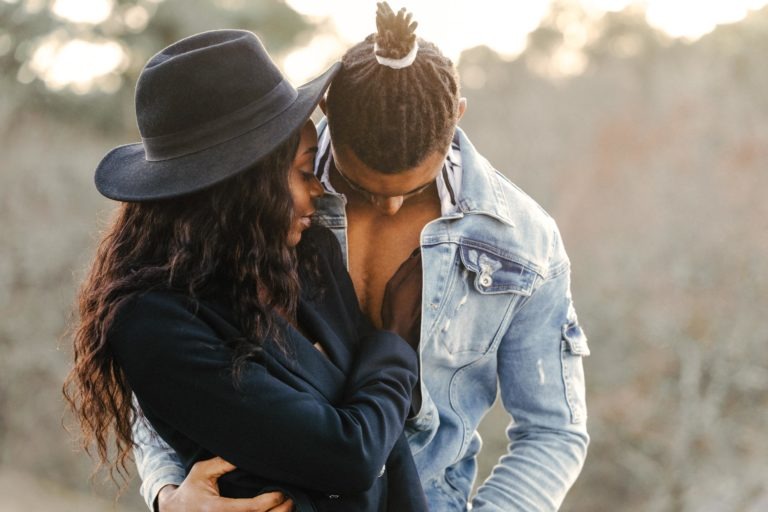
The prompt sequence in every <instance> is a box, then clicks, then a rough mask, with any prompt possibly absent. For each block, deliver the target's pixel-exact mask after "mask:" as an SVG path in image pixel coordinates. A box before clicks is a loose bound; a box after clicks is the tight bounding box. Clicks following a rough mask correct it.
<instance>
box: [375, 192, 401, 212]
mask: <svg viewBox="0 0 768 512" xmlns="http://www.w3.org/2000/svg"><path fill="white" fill-rule="evenodd" d="M373 204H374V205H375V206H376V208H377V209H378V210H379V211H380V212H381V213H383V214H384V215H394V214H396V213H397V212H399V211H400V208H401V207H402V206H403V196H394V197H386V198H378V197H377V198H374V199H373Z"/></svg>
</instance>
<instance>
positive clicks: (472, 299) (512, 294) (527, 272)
mask: <svg viewBox="0 0 768 512" xmlns="http://www.w3.org/2000/svg"><path fill="white" fill-rule="evenodd" d="M458 253H459V254H458V257H457V259H456V265H457V266H458V270H459V271H458V272H456V273H455V274H454V276H455V277H453V281H452V285H451V286H450V287H449V293H448V294H446V296H445V297H444V299H443V304H444V305H445V307H444V308H443V309H442V311H441V316H440V317H439V318H438V322H437V327H438V329H437V330H436V331H435V333H436V336H437V337H438V339H439V340H440V344H441V345H442V346H443V347H444V348H445V350H446V351H447V354H450V357H451V362H450V364H451V365H453V366H456V365H459V364H461V365H463V364H469V363H471V362H472V361H474V360H476V359H478V358H479V357H481V356H482V355H483V354H486V353H487V352H488V351H489V350H491V349H492V348H493V347H494V346H495V345H496V343H497V342H498V340H499V339H500V337H501V336H503V335H504V333H505V332H506V329H507V326H508V324H509V321H510V319H511V317H512V313H513V311H514V309H515V307H516V305H517V304H518V303H519V302H520V300H521V299H523V298H525V297H528V296H530V295H531V293H532V291H533V287H534V284H535V282H536V279H537V277H538V274H537V273H536V272H534V271H533V270H531V269H530V268H528V267H527V266H524V265H522V264H520V263H519V262H517V261H514V260H512V259H510V258H508V257H504V256H500V255H499V254H498V251H495V250H493V249H491V248H487V247H485V246H484V245H483V244H482V243H481V242H475V241H469V240H465V241H463V242H462V243H461V244H460V246H459V248H458Z"/></svg>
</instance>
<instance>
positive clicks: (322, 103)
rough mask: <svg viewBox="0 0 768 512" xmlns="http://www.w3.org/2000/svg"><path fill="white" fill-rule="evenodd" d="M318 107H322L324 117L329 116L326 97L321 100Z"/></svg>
mask: <svg viewBox="0 0 768 512" xmlns="http://www.w3.org/2000/svg"><path fill="white" fill-rule="evenodd" d="M318 106H319V107H320V110H322V111H323V115H324V116H326V117H327V116H328V111H327V110H326V107H325V96H323V97H322V98H320V103H319V105H318Z"/></svg>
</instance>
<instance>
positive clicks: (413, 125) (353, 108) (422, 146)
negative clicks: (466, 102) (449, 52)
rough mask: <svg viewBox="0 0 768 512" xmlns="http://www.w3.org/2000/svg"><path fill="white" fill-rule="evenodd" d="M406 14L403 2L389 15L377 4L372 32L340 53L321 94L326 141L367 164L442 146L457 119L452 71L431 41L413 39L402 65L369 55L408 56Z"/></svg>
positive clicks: (407, 165)
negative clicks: (395, 66)
mask: <svg viewBox="0 0 768 512" xmlns="http://www.w3.org/2000/svg"><path fill="white" fill-rule="evenodd" d="M411 18H412V15H411V14H410V13H406V11H405V9H400V11H399V12H398V13H397V14H395V13H394V12H393V11H392V9H391V8H390V7H389V5H387V3H386V2H381V3H379V4H378V11H377V12H376V27H377V29H378V31H377V33H375V34H371V35H369V36H368V37H366V38H365V40H364V41H362V42H360V43H358V44H357V45H355V46H353V47H352V48H350V49H349V50H348V51H347V53H346V54H344V56H343V57H342V64H343V68H342V70H341V72H340V73H339V74H338V75H337V76H336V77H335V78H334V80H333V83H332V84H331V87H330V89H329V91H328V97H327V100H326V104H327V109H326V112H327V114H328V125H329V128H330V130H331V135H332V138H333V144H334V146H335V147H336V148H342V147H346V148H348V149H350V150H351V151H352V152H353V153H354V154H355V155H356V156H357V157H358V158H359V159H360V160H361V161H362V162H363V163H364V164H365V165H367V166H368V167H370V168H372V169H375V170H376V171H379V172H383V173H388V174H394V173H398V172H401V171H405V170H407V169H411V168H413V167H415V166H417V165H419V164H420V163H421V162H422V161H423V160H424V158H426V157H427V156H429V155H431V154H432V153H434V152H435V151H441V152H442V151H445V150H446V149H447V148H448V145H449V144H450V141H451V138H452V137H453V131H454V128H455V125H456V121H457V119H458V118H457V116H458V103H459V85H458V84H459V79H458V75H457V73H456V69H455V68H454V66H453V63H452V62H451V60H450V59H448V58H447V57H445V56H444V55H443V54H442V52H441V51H440V50H439V49H438V48H437V46H435V45H434V44H432V43H430V42H428V41H424V40H423V39H421V38H418V44H419V49H418V53H417V55H416V59H415V61H414V62H413V64H411V65H410V66H407V67H405V68H402V69H392V68H391V67H388V66H386V65H383V64H380V63H379V62H378V61H377V60H376V55H379V56H380V57H386V58H390V59H400V58H403V57H405V56H406V55H408V53H409V52H410V51H411V49H412V48H413V44H414V42H415V41H416V39H417V38H416V34H415V30H416V27H417V25H418V24H417V23H416V22H415V21H411ZM374 45H375V46H376V48H377V51H376V52H375V53H374Z"/></svg>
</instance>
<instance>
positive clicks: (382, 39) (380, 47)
mask: <svg viewBox="0 0 768 512" xmlns="http://www.w3.org/2000/svg"><path fill="white" fill-rule="evenodd" d="M376 5H377V9H376V29H377V33H376V37H375V42H376V49H375V51H374V53H375V54H376V56H377V57H383V58H385V59H402V58H404V57H406V56H407V55H408V54H409V53H411V51H412V50H413V48H414V45H415V43H416V34H415V31H416V27H417V26H418V25H419V24H418V23H417V22H415V21H411V18H413V14H411V13H409V12H407V11H406V10H405V8H404V7H403V8H402V9H400V10H399V11H397V14H395V12H394V11H393V10H392V8H391V7H390V6H389V4H388V3H387V2H378V3H377V4H376Z"/></svg>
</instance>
